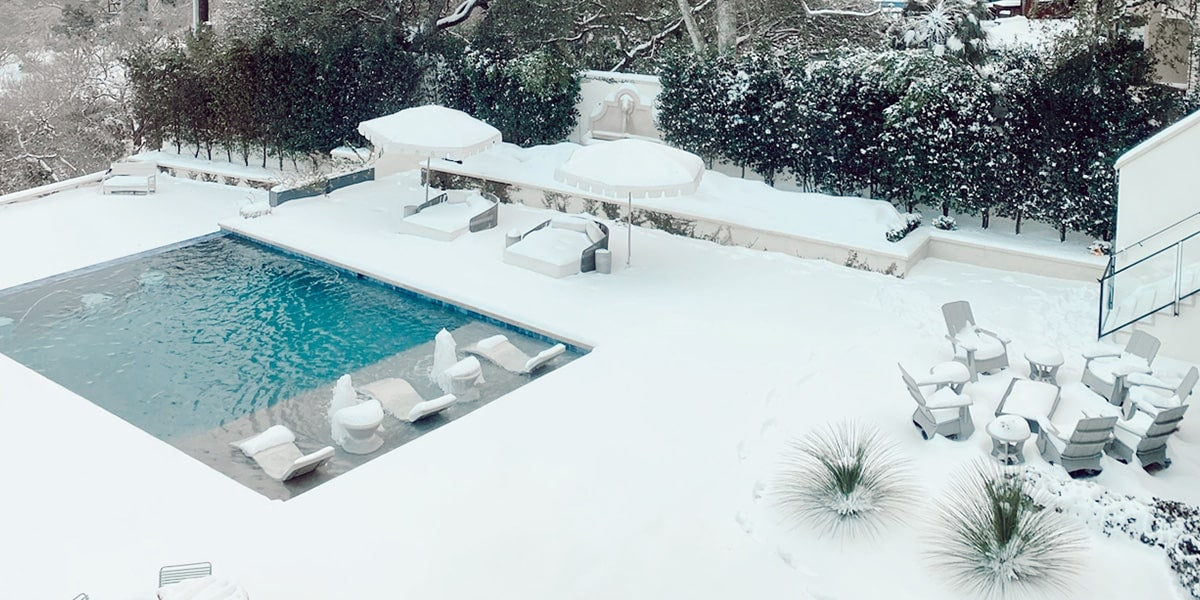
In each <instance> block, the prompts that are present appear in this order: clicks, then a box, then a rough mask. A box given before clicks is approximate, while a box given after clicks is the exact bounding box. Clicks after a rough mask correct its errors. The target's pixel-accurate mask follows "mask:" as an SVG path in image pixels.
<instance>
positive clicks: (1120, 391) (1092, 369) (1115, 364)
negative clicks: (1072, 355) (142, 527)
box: [1082, 331, 1162, 406]
mask: <svg viewBox="0 0 1200 600" xmlns="http://www.w3.org/2000/svg"><path fill="white" fill-rule="evenodd" d="M1161 346H1162V342H1160V341H1159V340H1158V338H1156V337H1154V336H1152V335H1150V334H1148V333H1146V332H1144V331H1134V332H1133V335H1131V336H1130V337H1129V342H1127V343H1126V344H1125V349H1124V350H1121V349H1120V348H1119V347H1116V346H1111V345H1107V344H1106V345H1103V346H1099V347H1096V348H1092V349H1089V350H1087V351H1085V352H1084V353H1083V358H1084V360H1085V361H1086V362H1085V363H1084V365H1083V377H1082V381H1083V384H1084V385H1086V386H1087V387H1088V388H1089V389H1091V390H1092V391H1093V392H1096V393H1097V394H1100V395H1101V396H1104V399H1105V400H1108V401H1109V403H1111V404H1112V405H1114V406H1120V405H1121V404H1123V403H1124V402H1125V392H1126V390H1127V389H1128V387H1129V382H1128V380H1127V378H1128V377H1129V376H1130V375H1133V374H1135V373H1141V374H1143V375H1149V374H1150V373H1151V369H1150V364H1151V363H1153V362H1154V357H1155V356H1157V355H1158V349H1159V347H1161Z"/></svg>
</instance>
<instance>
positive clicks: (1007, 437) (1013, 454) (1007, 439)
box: [987, 415, 1032, 465]
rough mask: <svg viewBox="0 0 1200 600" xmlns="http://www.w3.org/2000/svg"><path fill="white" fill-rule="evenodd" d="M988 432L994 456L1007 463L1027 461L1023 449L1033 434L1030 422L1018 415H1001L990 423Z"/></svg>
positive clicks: (1015, 463) (1014, 463)
mask: <svg viewBox="0 0 1200 600" xmlns="http://www.w3.org/2000/svg"><path fill="white" fill-rule="evenodd" d="M987 433H988V435H989V436H991V438H992V456H994V457H996V459H997V460H999V461H1000V462H1002V463H1004V464H1006V465H1019V464H1021V463H1023V462H1025V455H1024V454H1023V453H1022V449H1023V448H1024V446H1025V440H1028V439H1029V436H1030V435H1031V434H1032V432H1030V430H1029V423H1026V422H1025V419H1022V418H1021V417H1018V416H1016V415H1000V416H999V417H996V418H995V419H992V422H991V423H988V426H987Z"/></svg>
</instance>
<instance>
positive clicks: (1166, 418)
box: [1104, 404, 1188, 469]
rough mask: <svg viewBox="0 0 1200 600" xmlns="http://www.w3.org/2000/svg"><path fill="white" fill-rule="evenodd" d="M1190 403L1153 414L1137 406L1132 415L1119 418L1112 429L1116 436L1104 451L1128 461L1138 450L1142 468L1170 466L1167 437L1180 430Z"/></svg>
mask: <svg viewBox="0 0 1200 600" xmlns="http://www.w3.org/2000/svg"><path fill="white" fill-rule="evenodd" d="M1187 409H1188V405H1187V404H1182V405H1180V406H1176V407H1174V408H1166V409H1163V410H1160V411H1158V412H1157V413H1156V414H1155V415H1154V416H1151V415H1150V414H1149V413H1146V412H1143V411H1141V410H1137V411H1135V412H1134V414H1133V417H1132V418H1130V419H1126V420H1122V421H1117V426H1116V427H1115V428H1114V429H1113V439H1112V441H1111V442H1109V444H1108V446H1107V447H1105V448H1104V451H1105V452H1107V453H1108V455H1109V456H1111V457H1113V458H1115V459H1117V460H1119V461H1121V462H1129V461H1131V460H1133V456H1134V455H1135V454H1136V455H1137V458H1138V462H1140V463H1142V468H1146V469H1148V468H1150V467H1153V466H1158V467H1160V468H1163V469H1165V468H1167V467H1169V466H1171V459H1169V458H1167V439H1168V438H1170V437H1171V434H1173V433H1175V432H1176V431H1178V430H1179V422H1180V421H1182V420H1183V413H1185V412H1187Z"/></svg>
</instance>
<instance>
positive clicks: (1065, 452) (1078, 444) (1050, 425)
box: [1037, 407, 1118, 477]
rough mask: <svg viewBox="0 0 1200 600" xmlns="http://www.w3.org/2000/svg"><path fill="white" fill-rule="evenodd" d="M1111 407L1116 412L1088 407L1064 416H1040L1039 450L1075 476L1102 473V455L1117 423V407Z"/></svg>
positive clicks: (1047, 459)
mask: <svg viewBox="0 0 1200 600" xmlns="http://www.w3.org/2000/svg"><path fill="white" fill-rule="evenodd" d="M1110 409H1111V410H1112V411H1113V414H1108V415H1100V414H1092V413H1088V412H1086V411H1084V412H1082V413H1080V412H1076V413H1075V414H1073V415H1071V416H1072V417H1074V418H1071V419H1064V418H1063V417H1064V415H1055V414H1053V413H1051V414H1049V415H1047V416H1046V417H1045V418H1043V419H1040V420H1039V421H1038V423H1039V425H1040V427H1039V430H1038V438H1037V448H1038V452H1041V453H1042V458H1044V459H1046V462H1048V463H1050V464H1058V465H1062V468H1063V469H1066V471H1067V474H1068V475H1070V476H1071V477H1080V476H1092V475H1098V474H1099V473H1100V471H1101V470H1103V467H1101V466H1100V458H1101V457H1102V456H1103V455H1104V448H1105V446H1107V445H1108V444H1109V442H1110V441H1111V440H1112V436H1113V426H1114V425H1116V423H1117V416H1118V415H1117V414H1116V409H1115V408H1111V407H1110ZM1056 417H1057V418H1056Z"/></svg>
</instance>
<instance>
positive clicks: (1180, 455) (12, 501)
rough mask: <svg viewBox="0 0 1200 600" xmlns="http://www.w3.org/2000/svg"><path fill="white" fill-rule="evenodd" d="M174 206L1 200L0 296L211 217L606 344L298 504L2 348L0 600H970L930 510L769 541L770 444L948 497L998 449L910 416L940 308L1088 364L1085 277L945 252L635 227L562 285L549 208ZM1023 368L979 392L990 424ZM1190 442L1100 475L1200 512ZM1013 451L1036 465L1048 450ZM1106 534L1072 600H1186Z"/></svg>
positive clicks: (342, 203)
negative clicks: (934, 562)
mask: <svg viewBox="0 0 1200 600" xmlns="http://www.w3.org/2000/svg"><path fill="white" fill-rule="evenodd" d="M160 186H161V189H162V190H164V191H163V192H160V193H159V194H156V195H153V196H149V197H130V196H104V197H101V196H99V195H98V194H96V192H95V190H94V189H91V188H83V189H81V190H76V191H72V192H63V193H61V194H57V195H55V196H50V197H47V198H45V199H40V200H36V201H31V202H26V203H22V204H19V205H13V206H10V207H4V208H0V256H3V257H4V259H3V261H4V262H3V265H4V268H3V269H0V287H7V286H9V285H13V284H17V283H21V282H23V281H28V280H31V279H36V278H39V277H43V276H47V275H51V274H54V273H58V272H61V271H64V270H67V269H71V268H76V267H79V266H83V265H85V264H89V263H94V262H97V261H100V260H105V259H108V258H113V257H115V256H121V255H124V254H129V253H133V252H137V251H140V250H144V249H147V248H150V247H153V246H157V245H162V244H165V243H169V242H172V241H178V240H181V239H185V238H188V237H192V236H194V235H198V234H202V233H205V232H210V231H214V230H216V228H217V222H218V220H221V222H222V223H224V224H225V225H227V226H229V227H236V228H238V229H239V230H241V231H243V232H245V233H246V234H247V235H252V236H255V237H259V238H261V239H265V240H269V241H271V242H273V243H277V244H280V245H284V246H290V247H292V248H296V249H303V250H304V251H305V252H307V253H312V254H315V255H320V256H323V257H326V258H327V259H329V260H331V261H335V262H338V263H341V264H343V265H347V266H351V267H353V268H356V269H358V270H361V271H363V272H367V273H370V274H373V275H376V276H379V277H381V278H384V279H389V280H393V281H396V282H398V283H401V284H406V285H411V286H413V287H417V288H420V289H423V290H426V291H428V292H430V293H432V294H435V295H439V296H442V297H445V298H449V299H453V300H456V301H459V302H461V303H464V304H468V305H471V306H474V307H477V308H480V309H482V310H485V311H491V312H496V313H499V314H502V315H505V316H507V317H509V318H511V319H513V320H516V321H519V322H522V323H525V324H527V325H531V326H534V327H537V328H540V329H545V330H549V331H554V332H557V333H560V334H562V335H564V336H568V337H570V338H573V339H578V340H583V341H586V342H587V343H589V344H592V345H594V346H595V349H594V350H593V352H592V353H591V354H589V355H588V356H587V357H585V358H583V359H581V360H577V361H575V362H573V363H571V364H570V365H568V366H566V367H564V368H562V369H559V370H558V371H556V372H554V373H552V374H549V375H547V376H545V377H542V378H539V379H537V380H536V381H534V382H532V383H530V384H529V385H526V386H524V387H522V388H520V389H519V390H517V391H516V392H513V393H512V394H510V395H508V396H506V397H504V398H501V399H500V400H498V401H496V402H494V403H492V404H489V405H488V406H486V407H483V408H481V409H480V410H478V411H475V412H474V413H472V414H471V415H469V416H467V417H465V418H463V419H461V420H459V421H457V422H455V423H453V424H451V425H449V426H446V427H443V428H441V429H439V430H437V431H436V432H433V433H431V434H429V435H426V436H423V437H422V438H420V439H418V440H416V441H414V442H413V443H411V444H408V445H406V446H404V447H403V448H401V449H399V450H397V451H394V452H391V453H388V454H386V455H384V456H381V457H379V458H377V459H376V460H374V461H372V462H370V463H369V464H367V465H364V466H363V467H361V468H359V469H356V470H354V471H352V472H350V473H348V474H346V475H344V476H342V477H340V478H339V479H338V480H337V481H334V482H331V483H330V484H327V485H324V486H321V487H320V488H318V489H316V490H313V491H312V492H309V493H306V494H304V495H303V496H300V497H298V498H296V499H294V500H291V501H289V502H286V503H281V502H272V501H269V500H266V499H265V498H263V497H261V496H259V495H258V494H256V493H254V492H252V491H250V490H248V489H246V488H244V487H243V486H241V485H240V484H237V483H236V482H234V481H232V480H229V479H227V478H226V477H224V476H223V475H221V474H219V473H217V472H216V471H213V470H211V469H209V468H208V467H206V466H204V465H203V464H201V463H199V462H198V461H195V460H193V459H191V458H189V457H187V456H186V455H184V454H182V453H180V452H178V451H176V450H174V449H173V448H171V447H169V446H167V445H166V444H163V443H161V442H159V441H157V440H155V439H154V438H152V437H151V436H149V435H148V434H145V433H143V432H141V431H140V430H138V429H136V428H134V427H132V426H130V425H128V424H126V423H124V422H123V421H120V420H119V419H117V418H115V417H113V416H111V415H109V414H108V413H106V412H104V411H103V410H102V409H100V408H98V407H96V406H94V405H92V404H91V403H90V402H88V401H86V400H84V399H82V398H80V397H78V396H76V395H74V394H72V393H70V392H68V391H66V390H64V389H62V388H61V387H59V386H57V385H56V384H54V383H52V382H50V381H48V380H46V379H44V378H42V377H41V376H39V375H37V374H36V373H34V372H32V371H30V370H28V369H26V368H25V367H23V366H21V365H19V364H17V363H14V362H13V361H11V360H9V359H8V358H6V357H3V356H0V408H2V410H3V414H4V415H5V419H6V423H8V427H7V428H6V429H7V435H6V436H4V438H3V439H0V451H3V452H4V453H5V454H6V455H7V456H8V457H9V458H10V460H9V461H8V464H7V468H6V470H5V485H4V493H3V494H2V495H0V532H2V535H3V540H4V545H3V548H5V550H6V552H5V553H4V557H3V558H4V560H3V561H0V597H3V598H70V597H72V596H74V595H75V594H76V593H78V592H81V591H85V592H87V593H88V594H89V595H90V597H91V598H92V599H93V600H109V599H131V598H138V599H149V598H152V597H153V589H154V583H155V574H156V572H157V570H158V568H159V567H160V566H163V565H166V564H173V563H182V562H191V561H197V560H208V561H212V562H213V564H214V570H215V572H216V574H218V575H220V576H221V577H224V578H228V579H231V580H234V581H237V582H238V583H239V584H241V585H242V586H243V587H245V588H246V589H247V590H248V591H249V592H250V594H251V597H253V598H255V600H276V599H278V600H294V599H297V598H313V599H334V598H338V599H340V598H391V597H399V596H405V597H419V598H465V597H488V598H522V599H534V598H538V599H540V598H545V599H560V598H647V599H661V598H687V599H700V598H712V599H727V598H757V597H802V598H803V597H814V598H816V597H820V598H839V599H861V598H883V597H887V598H921V599H932V600H940V599H945V600H951V599H954V600H957V599H958V598H961V597H962V596H961V594H960V593H959V592H958V591H955V590H952V589H949V588H948V587H946V586H944V585H942V584H941V583H940V579H938V578H937V577H936V575H935V574H933V573H931V572H930V571H929V570H928V569H927V568H926V567H925V566H924V565H923V559H922V556H921V550H922V548H923V546H922V545H921V544H920V536H921V534H922V532H923V531H924V530H926V529H927V527H928V523H927V522H926V521H924V520H922V519H921V518H914V519H910V520H909V523H907V524H905V525H902V526H896V527H893V528H891V529H889V530H887V532H886V533H885V536H884V537H883V538H881V539H878V540H872V541H869V542H861V543H859V542H845V543H843V542H840V541H830V540H818V539H816V538H815V537H814V536H813V535H812V534H807V533H803V532H796V531H791V530H789V529H787V528H785V527H783V526H781V524H780V523H779V522H778V520H777V519H776V518H775V517H774V516H773V513H772V512H771V511H770V510H769V509H768V508H766V507H765V506H764V505H763V503H762V501H761V500H756V499H755V494H754V490H755V487H756V484H757V483H758V482H760V481H762V480H763V479H764V478H767V477H769V476H770V474H771V468H772V464H773V462H774V455H773V453H772V452H771V449H772V448H773V445H774V443H775V441H777V440H778V439H779V438H781V437H782V436H784V435H785V434H795V433H801V432H803V431H805V430H806V429H807V428H808V427H811V426H813V425H817V424H823V423H825V422H828V421H830V420H836V419H840V418H844V417H853V418H858V419H862V420H865V421H868V422H871V423H874V424H877V425H878V426H879V427H880V428H881V429H882V430H883V431H884V432H885V433H887V434H888V435H891V436H892V437H894V438H895V439H897V440H898V441H900V443H901V449H902V451H903V452H904V453H905V454H906V455H908V456H910V457H911V458H912V459H913V461H914V465H915V470H916V472H917V475H918V481H919V482H920V484H921V485H922V486H924V488H925V489H926V490H927V491H928V493H929V495H935V494H936V493H937V492H938V491H940V490H941V489H942V488H943V487H944V485H945V483H946V473H947V472H949V471H953V470H954V469H955V468H956V467H957V466H959V465H961V464H963V463H965V462H969V461H971V460H975V459H978V458H980V457H984V456H986V454H987V452H988V450H989V449H990V446H989V441H988V439H987V437H986V435H984V434H982V432H981V431H980V432H977V433H976V435H975V436H974V437H973V438H971V439H970V440H969V441H966V442H951V441H948V440H945V439H936V440H933V441H930V442H923V441H921V440H920V437H919V436H918V435H917V433H916V431H915V430H914V429H913V428H912V426H911V424H910V423H909V415H910V414H911V413H912V409H913V403H912V400H911V399H909V398H908V397H907V394H906V393H905V391H904V389H903V386H902V384H901V382H900V378H899V376H898V372H897V369H896V365H895V363H896V362H897V361H898V360H899V361H902V362H903V363H904V364H905V366H907V367H910V368H911V369H914V370H916V369H924V368H927V367H928V366H929V365H931V364H933V363H935V362H939V361H942V360H946V359H947V358H948V356H949V346H948V344H947V343H945V341H944V340H943V335H944V333H945V332H944V325H943V323H942V317H941V314H940V310H939V307H940V305H941V304H942V303H943V302H946V301H949V300H957V299H967V300H970V301H971V302H972V305H973V307H974V309H975V314H976V316H977V317H978V318H979V319H980V320H981V321H986V323H987V324H988V325H989V326H991V327H994V328H997V329H1002V330H1004V331H1006V332H1007V333H1009V334H1010V335H1011V336H1012V337H1013V338H1014V339H1015V340H1016V341H1015V343H1014V347H1013V348H1012V349H1011V352H1010V356H1011V357H1012V360H1013V363H1014V367H1013V369H1012V371H1013V372H1015V373H1020V374H1025V373H1026V372H1027V371H1026V367H1025V365H1024V363H1023V361H1021V360H1020V356H1021V353H1022V352H1023V351H1024V349H1025V348H1027V347H1030V346H1033V345H1039V344H1042V343H1049V344H1051V345H1054V346H1057V347H1058V348H1059V349H1061V350H1062V351H1063V354H1064V355H1065V356H1067V358H1068V362H1067V364H1066V365H1065V366H1064V367H1063V369H1062V370H1061V371H1060V375H1059V377H1060V381H1062V382H1064V383H1065V382H1069V383H1067V384H1066V386H1065V388H1066V391H1064V394H1066V393H1068V392H1070V393H1073V394H1074V393H1080V389H1079V385H1080V384H1078V380H1079V374H1080V370H1081V368H1082V359H1080V358H1079V350H1080V349H1082V348H1083V347H1085V346H1086V345H1088V344H1089V343H1090V342H1091V341H1092V340H1091V337H1090V332H1091V331H1092V319H1093V318H1094V312H1093V311H1094V306H1095V296H1094V295H1095V290H1094V289H1093V285H1091V284H1087V283H1082V282H1073V281H1065V280H1057V279H1050V278H1043V277H1036V276H1028V275H1022V274H1017V273H1011V272H1005V271H995V270H988V269H983V268H978V267H973V266H968V265H962V264H956V263H949V262H943V261H939V260H926V261H924V262H923V263H922V264H920V265H918V267H917V268H916V269H914V270H913V271H912V272H910V273H909V275H908V277H907V278H905V279H897V278H894V277H888V276H883V275H879V274H874V273H865V272H861V271H856V270H852V269H846V268H842V267H839V266H836V265H833V264H830V263H827V262H823V261H813V260H801V259H796V258H794V257H789V256H785V255H781V254H777V253H765V252H761V251H756V250H749V249H744V248H734V247H722V246H718V245H715V244H711V243H707V242H702V241H698V240H690V239H682V238H678V237H674V236H670V235H667V234H665V233H662V232H656V231H643V230H638V231H635V232H634V238H633V243H634V254H633V268H631V269H623V270H619V271H617V272H616V273H614V274H612V275H599V274H585V275H578V276H573V277H568V278H564V279H561V280H559V279H551V278H548V277H544V276H542V275H538V274H536V273H532V272H529V271H525V270H523V269H520V268H517V267H513V266H510V265H506V264H504V263H503V262H501V253H502V249H503V246H504V232H505V231H506V230H508V229H510V228H527V227H529V226H532V225H533V224H536V223H537V222H539V221H540V220H543V219H544V218H545V215H546V214H547V213H546V212H545V211H539V210H535V209H530V208H527V207H521V206H508V205H506V206H502V207H501V214H500V226H499V227H497V228H496V229H493V230H488V231H484V232H480V233H477V234H471V235H467V236H464V237H463V238H461V239H459V240H457V241H455V242H452V243H443V242H436V241H433V240H427V239H423V238H419V237H415V236H401V235H397V234H395V233H392V231H393V229H394V222H395V221H394V220H398V219H399V218H400V213H399V210H398V206H399V205H398V204H393V203H392V202H391V201H390V199H389V198H387V197H386V196H384V195H381V194H378V193H366V192H363V191H361V190H362V189H365V188H360V189H359V190H356V189H355V188H356V187H358V186H352V187H350V188H347V189H345V190H342V191H339V192H337V193H334V194H333V195H331V196H330V197H329V198H310V199H304V200H297V201H294V202H291V203H288V204H286V205H284V206H282V207H280V208H277V209H276V210H275V212H274V214H272V215H269V216H266V217H261V218H257V219H253V220H243V219H241V218H240V217H237V216H236V215H237V210H238V208H239V207H240V206H241V205H242V204H243V203H244V202H245V196H246V195H247V190H244V189H232V188H222V186H216V185H210V184H198V183H193V182H183V181H178V180H171V178H168V177H162V178H160ZM621 237H622V231H621V230H620V229H615V230H614V238H616V239H620V238H621ZM613 246H614V248H613V250H614V261H613V262H614V264H616V265H620V264H623V263H624V261H625V256H624V248H623V246H622V245H621V244H619V243H614V244H613ZM1031 307H1032V308H1036V310H1031ZM1163 351H1164V353H1166V354H1170V349H1169V348H1164V349H1163ZM1008 377H1009V375H1007V374H1001V375H997V376H994V377H989V378H985V379H984V380H983V381H981V382H980V383H978V384H972V385H970V386H968V388H967V391H968V393H971V394H972V396H973V397H976V398H977V400H976V406H975V408H974V415H975V420H976V423H977V424H978V425H980V430H982V425H983V424H986V422H987V421H988V420H989V417H990V414H991V410H992V409H993V408H994V407H995V403H996V402H997V401H998V400H999V397H1000V394H1001V393H1002V391H1003V388H1004V386H1005V385H1006V384H1007V382H1008ZM1194 431H1196V429H1195V428H1194V427H1192V426H1190V425H1189V423H1188V422H1187V421H1185V423H1184V428H1183V430H1182V431H1181V432H1180V434H1179V435H1178V436H1177V437H1176V438H1175V439H1173V440H1172V442H1171V453H1172V456H1173V458H1174V459H1175V464H1174V466H1172V467H1171V469H1169V470H1167V471H1165V472H1163V473H1160V474H1158V475H1155V476H1151V475H1148V474H1146V473H1144V472H1142V471H1141V470H1140V469H1138V468H1136V467H1132V466H1122V465H1119V464H1117V463H1115V462H1112V461H1110V460H1107V459H1106V461H1105V463H1104V467H1105V471H1104V473H1103V474H1102V475H1100V476H1099V477H1097V478H1095V479H1094V480H1092V481H1094V482H1096V483H1099V484H1102V485H1104V486H1107V487H1109V488H1111V489H1113V490H1114V491H1117V492H1120V493H1132V494H1148V493H1152V494H1157V495H1161V496H1165V497H1169V498H1174V499H1179V500H1184V501H1188V502H1191V503H1197V502H1200V489H1198V488H1197V486H1195V485H1194V481H1195V476H1196V473H1197V472H1200V471H1198V469H1200V451H1198V450H1197V447H1196V444H1195V442H1194V433H1193V432H1194ZM1026 456H1027V457H1028V458H1029V459H1030V463H1031V464H1032V465H1033V466H1035V467H1037V468H1045V463H1043V462H1042V461H1041V459H1040V458H1038V457H1037V456H1036V451H1035V450H1034V449H1033V447H1032V446H1030V447H1028V448H1026ZM1049 472H1050V473H1052V474H1054V475H1055V476H1061V475H1062V473H1061V471H1060V470H1058V469H1050V471H1049ZM915 516H917V517H920V516H921V515H919V514H918V515H915ZM1091 540H1092V547H1091V549H1090V551H1089V552H1088V553H1087V555H1086V565H1085V567H1084V569H1083V571H1082V576H1081V578H1080V583H1079V585H1078V587H1076V588H1073V591H1075V592H1077V593H1076V596H1075V597H1077V598H1095V597H1146V598H1175V597H1180V598H1182V597H1184V596H1183V595H1182V592H1181V591H1179V589H1178V586H1177V585H1176V584H1175V583H1174V577H1173V575H1172V574H1171V573H1170V572H1169V570H1168V568H1167V566H1166V559H1165V558H1164V557H1163V555H1162V553H1161V552H1160V551H1158V550H1152V549H1150V548H1148V547H1145V546H1142V545H1140V544H1137V543H1135V542H1132V541H1128V540H1125V539H1118V538H1113V539H1103V538H1101V537H1099V536H1096V535H1092V536H1091ZM1118 565H1119V568H1114V566H1118ZM864 572H869V573H870V574H871V576H870V577H863V576H862V575H863V573H864Z"/></svg>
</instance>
